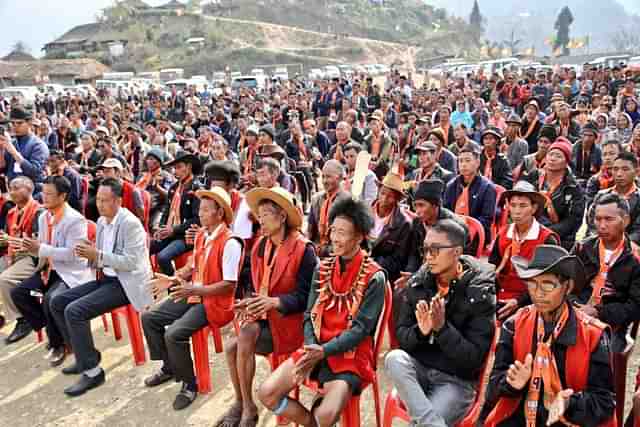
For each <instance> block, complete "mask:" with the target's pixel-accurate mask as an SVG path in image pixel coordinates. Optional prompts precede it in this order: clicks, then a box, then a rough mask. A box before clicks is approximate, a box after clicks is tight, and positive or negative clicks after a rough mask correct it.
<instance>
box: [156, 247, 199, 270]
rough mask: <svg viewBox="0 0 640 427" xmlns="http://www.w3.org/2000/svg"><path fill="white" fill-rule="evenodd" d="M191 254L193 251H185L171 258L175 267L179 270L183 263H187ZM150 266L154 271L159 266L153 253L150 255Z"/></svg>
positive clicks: (158, 268)
mask: <svg viewBox="0 0 640 427" xmlns="http://www.w3.org/2000/svg"><path fill="white" fill-rule="evenodd" d="M191 255H193V251H189V252H185V253H183V254H182V255H178V256H177V257H176V258H175V259H174V260H173V265H174V266H175V269H176V270H179V269H181V268H182V267H184V266H185V265H187V263H188V262H189V257H191ZM151 267H152V268H153V271H154V272H156V273H157V272H158V271H160V266H159V265H158V260H157V258H156V256H155V255H153V256H152V257H151Z"/></svg>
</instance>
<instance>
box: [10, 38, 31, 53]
mask: <svg viewBox="0 0 640 427" xmlns="http://www.w3.org/2000/svg"><path fill="white" fill-rule="evenodd" d="M11 51H12V52H16V53H31V48H30V47H29V46H28V45H27V44H26V43H25V42H24V41H22V40H18V41H17V42H15V43H14V44H13V47H12V48H11Z"/></svg>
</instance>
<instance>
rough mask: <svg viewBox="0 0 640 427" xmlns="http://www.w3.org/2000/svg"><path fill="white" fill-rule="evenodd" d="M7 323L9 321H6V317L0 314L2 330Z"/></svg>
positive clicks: (0, 327)
mask: <svg viewBox="0 0 640 427" xmlns="http://www.w3.org/2000/svg"><path fill="white" fill-rule="evenodd" d="M6 323H7V319H5V317H4V316H3V315H2V314H0V329H2V328H4V325H5V324H6Z"/></svg>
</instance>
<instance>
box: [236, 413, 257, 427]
mask: <svg viewBox="0 0 640 427" xmlns="http://www.w3.org/2000/svg"><path fill="white" fill-rule="evenodd" d="M259 419H260V416H259V415H258V414H256V415H255V416H254V417H253V418H250V419H248V420H247V419H245V420H241V421H240V424H238V427H256V426H257V425H258V420H259Z"/></svg>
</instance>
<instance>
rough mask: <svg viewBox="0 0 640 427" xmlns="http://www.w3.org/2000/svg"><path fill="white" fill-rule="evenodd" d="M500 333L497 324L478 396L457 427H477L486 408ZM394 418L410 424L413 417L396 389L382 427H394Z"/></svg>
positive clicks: (389, 402)
mask: <svg viewBox="0 0 640 427" xmlns="http://www.w3.org/2000/svg"><path fill="white" fill-rule="evenodd" d="M499 331H500V324H499V323H496V334H495V336H494V337H493V341H492V343H491V348H490V349H489V352H488V353H487V356H486V357H485V361H484V364H483V366H482V370H481V373H480V382H479V383H478V389H477V393H476V396H475V398H474V400H473V403H472V404H471V406H469V410H468V411H467V414H466V415H465V417H464V418H463V419H462V420H460V421H459V422H458V423H456V427H475V425H476V424H477V421H478V418H479V417H480V412H481V411H482V407H483V406H484V398H485V393H486V388H487V386H488V384H489V376H490V375H491V370H492V369H493V363H494V361H495V350H496V345H497V342H498V339H499V338H500V334H499ZM394 418H400V419H401V420H403V421H406V422H408V423H410V422H411V417H410V416H409V412H408V411H407V407H406V406H405V405H404V402H403V401H402V400H401V399H400V396H398V391H397V390H396V388H395V387H394V388H393V389H391V392H390V393H389V394H388V395H387V399H386V401H385V403H384V421H383V423H382V427H392V425H393V420H394Z"/></svg>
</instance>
